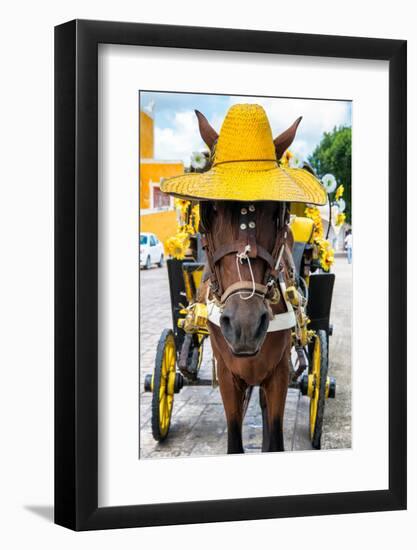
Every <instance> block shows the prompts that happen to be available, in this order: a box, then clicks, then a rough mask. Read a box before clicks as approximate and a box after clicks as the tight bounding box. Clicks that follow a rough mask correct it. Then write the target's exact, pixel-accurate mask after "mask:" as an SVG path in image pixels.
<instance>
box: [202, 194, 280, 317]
mask: <svg viewBox="0 0 417 550" xmlns="http://www.w3.org/2000/svg"><path fill="white" fill-rule="evenodd" d="M202 222H203V223H202V246H203V249H204V250H205V252H206V256H207V262H208V267H209V270H210V271H209V273H206V275H205V280H207V279H208V278H209V279H210V288H211V292H212V295H213V297H214V299H215V300H216V302H217V303H218V305H219V306H220V307H222V306H224V304H225V302H226V301H227V300H228V299H229V298H230V297H231V296H233V295H234V294H239V296H240V298H241V299H242V300H248V299H250V298H252V297H253V296H255V295H256V296H260V297H261V298H263V299H266V300H269V301H270V302H271V303H278V301H279V299H280V290H281V287H280V285H279V279H280V278H282V277H283V275H282V272H283V267H284V266H283V261H284V260H283V255H284V251H285V246H286V240H287V236H288V231H289V229H288V222H289V210H288V208H287V205H286V204H285V203H283V204H281V205H280V208H279V214H278V216H277V219H276V236H275V242H274V246H273V249H272V252H271V253H270V252H268V250H266V249H265V248H264V247H263V246H261V245H260V244H259V243H257V242H256V205H255V204H252V203H249V204H247V203H242V204H241V205H240V208H239V221H238V223H239V234H238V239H237V240H236V241H234V242H232V243H227V244H224V245H221V246H219V247H217V248H215V247H214V243H213V238H212V235H211V232H210V231H207V230H206V229H205V224H204V220H202ZM230 254H235V256H236V268H237V272H238V276H239V279H240V280H239V281H237V282H235V283H232V284H231V285H229V286H228V287H227V288H223V285H222V281H221V278H220V272H219V263H220V261H221V260H222V259H223V258H224V257H225V256H228V255H230ZM255 258H260V259H261V260H263V261H264V262H265V263H266V264H267V268H266V271H265V275H264V278H263V281H262V283H257V282H255V279H254V275H253V271H252V266H251V259H255ZM244 262H247V264H248V267H249V272H250V274H251V280H250V281H246V280H243V279H242V277H241V273H240V265H243V263H244Z"/></svg>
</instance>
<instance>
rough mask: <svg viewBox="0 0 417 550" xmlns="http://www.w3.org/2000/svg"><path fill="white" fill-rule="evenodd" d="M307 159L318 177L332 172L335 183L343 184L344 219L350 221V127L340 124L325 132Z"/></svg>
mask: <svg viewBox="0 0 417 550" xmlns="http://www.w3.org/2000/svg"><path fill="white" fill-rule="evenodd" d="M308 160H309V162H310V164H311V165H312V167H313V168H314V170H315V171H316V173H317V175H318V176H319V177H320V178H322V177H323V176H324V175H325V174H333V175H334V177H335V178H336V181H337V184H338V185H340V184H343V186H344V188H345V192H344V195H343V198H344V199H345V201H346V210H345V214H346V221H347V222H349V223H351V219H352V217H351V216H352V128H350V127H347V126H341V127H339V128H334V129H333V131H332V132H325V133H324V134H323V137H322V139H321V141H320V143H319V145H317V147H316V148H315V149H314V151H313V154H312V155H311V156H310V157H309V159H308Z"/></svg>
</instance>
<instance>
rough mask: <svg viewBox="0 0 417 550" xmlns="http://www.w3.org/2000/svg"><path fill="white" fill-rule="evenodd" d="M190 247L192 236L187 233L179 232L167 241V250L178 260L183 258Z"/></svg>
mask: <svg viewBox="0 0 417 550" xmlns="http://www.w3.org/2000/svg"><path fill="white" fill-rule="evenodd" d="M189 247H190V238H189V236H188V234H187V233H183V232H180V233H177V234H176V235H174V236H173V237H169V239H167V240H166V241H165V250H166V251H167V252H168V254H169V255H170V256H172V257H173V258H175V259H176V260H183V259H184V258H185V254H186V252H187V250H188V248H189Z"/></svg>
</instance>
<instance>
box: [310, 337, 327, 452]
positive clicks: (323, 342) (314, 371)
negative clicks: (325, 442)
mask: <svg viewBox="0 0 417 550" xmlns="http://www.w3.org/2000/svg"><path fill="white" fill-rule="evenodd" d="M328 368H329V365H328V353H327V334H326V331H324V330H319V331H318V332H317V334H316V337H315V341H314V347H313V354H312V360H311V370H310V373H309V377H308V395H309V397H310V439H311V444H312V446H313V448H314V449H320V447H321V434H322V429H323V417H324V403H325V401H326V385H327V371H328Z"/></svg>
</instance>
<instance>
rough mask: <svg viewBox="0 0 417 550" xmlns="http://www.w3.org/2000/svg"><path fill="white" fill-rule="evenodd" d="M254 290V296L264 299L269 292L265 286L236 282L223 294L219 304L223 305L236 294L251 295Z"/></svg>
mask: <svg viewBox="0 0 417 550" xmlns="http://www.w3.org/2000/svg"><path fill="white" fill-rule="evenodd" d="M253 290H254V294H257V295H258V296H261V298H264V297H265V296H266V294H267V292H268V290H269V288H268V287H267V286H266V285H261V284H259V283H255V284H253V283H252V281H237V282H236V283H233V284H231V285H230V286H228V287H227V289H226V290H225V291H224V292H223V294H222V295H221V298H220V303H221V304H224V303H225V302H226V300H227V299H228V298H230V296H232V295H233V294H236V293H238V292H245V293H251V292H253Z"/></svg>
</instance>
